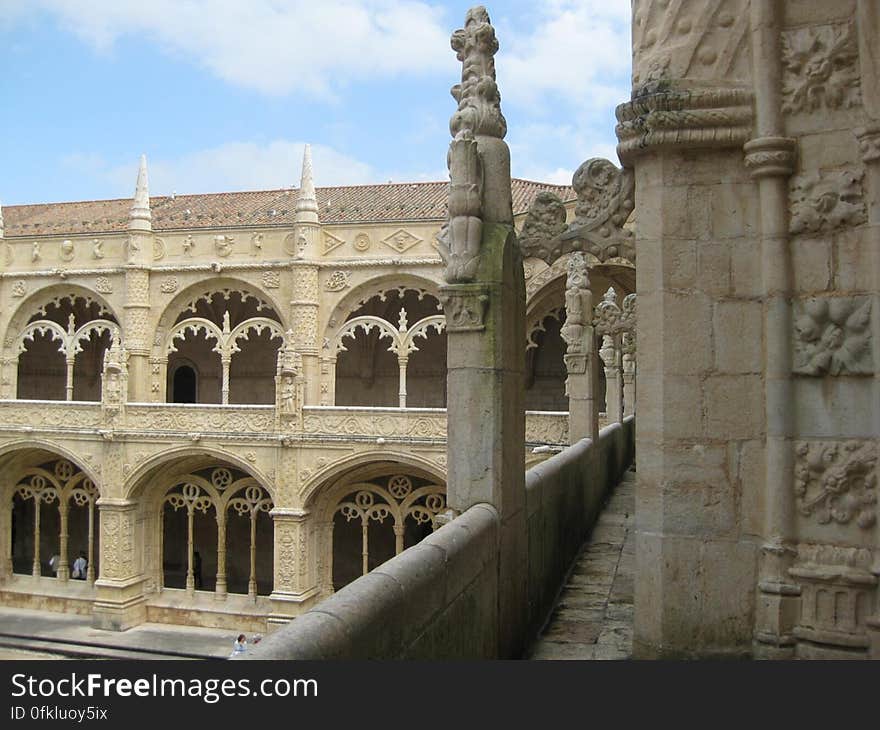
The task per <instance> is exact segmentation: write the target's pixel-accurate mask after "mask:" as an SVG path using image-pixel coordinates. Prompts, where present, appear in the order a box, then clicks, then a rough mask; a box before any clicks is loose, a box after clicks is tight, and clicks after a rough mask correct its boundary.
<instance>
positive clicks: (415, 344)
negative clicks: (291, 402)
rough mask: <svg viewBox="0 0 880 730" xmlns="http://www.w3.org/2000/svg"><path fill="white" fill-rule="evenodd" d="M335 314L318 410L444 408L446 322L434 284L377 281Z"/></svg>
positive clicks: (356, 293) (328, 335)
mask: <svg viewBox="0 0 880 730" xmlns="http://www.w3.org/2000/svg"><path fill="white" fill-rule="evenodd" d="M334 311H335V312H336V314H334V315H333V316H331V317H330V319H329V322H328V326H327V328H326V329H325V337H324V340H323V342H324V345H323V349H322V359H323V360H324V366H323V367H322V370H323V372H324V373H325V374H326V380H325V384H326V388H325V389H324V390H325V391H326V392H327V393H328V394H330V393H332V399H330V398H328V399H327V402H325V403H324V405H331V404H333V405H345V406H354V407H361V406H377V407H400V408H404V407H422V408H442V407H443V406H445V404H446V367H445V365H446V334H445V326H446V319H445V316H444V314H443V311H442V309H441V308H440V300H439V295H438V287H437V286H436V285H435V284H433V282H430V281H429V280H426V279H422V278H420V277H415V276H408V277H403V278H402V279H401V278H400V277H396V278H393V279H391V278H388V277H377V278H375V279H371V280H369V281H368V282H365V283H364V284H362V285H361V286H359V287H357V288H356V289H355V291H353V292H352V293H350V294H349V296H348V297H346V298H345V299H344V300H343V301H342V302H340V304H339V305H337V307H336V309H335V310H334ZM356 323H360V324H359V325H358V326H357V327H355V325H356ZM404 340H405V342H404Z"/></svg>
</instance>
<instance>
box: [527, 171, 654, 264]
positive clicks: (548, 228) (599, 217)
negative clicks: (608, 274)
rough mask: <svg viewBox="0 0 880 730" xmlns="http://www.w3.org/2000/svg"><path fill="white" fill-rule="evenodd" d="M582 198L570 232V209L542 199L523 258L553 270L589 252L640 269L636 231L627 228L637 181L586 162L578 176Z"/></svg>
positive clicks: (530, 220)
mask: <svg viewBox="0 0 880 730" xmlns="http://www.w3.org/2000/svg"><path fill="white" fill-rule="evenodd" d="M572 187H573V188H574V190H575V192H576V193H577V198H578V202H577V206H576V207H575V219H574V220H573V221H572V222H571V224H570V225H569V226H568V228H567V229H566V228H565V225H564V222H565V209H564V208H563V207H562V201H561V200H560V199H559V198H558V197H556V196H555V195H552V194H549V193H542V194H540V195H538V196H537V197H536V198H535V200H534V202H533V203H532V205H531V207H530V209H529V213H528V216H527V217H526V221H525V223H524V224H523V232H522V236H521V238H520V247H521V249H522V252H523V257H524V258H528V257H530V256H534V257H537V258H540V259H543V260H544V261H546V262H547V263H548V264H552V263H553V262H554V261H555V260H556V259H558V258H559V257H560V256H562V255H563V254H566V253H568V252H570V251H585V252H588V253H591V254H593V255H594V256H595V257H596V258H597V259H598V260H599V261H600V262H605V261H608V260H609V259H614V258H623V259H626V260H628V261H630V262H632V263H635V259H636V250H635V245H634V237H633V234H632V231H628V230H626V229H625V228H624V227H623V226H624V224H625V223H626V221H627V218H629V215H630V213H632V210H633V199H634V191H635V187H634V178H633V175H632V172H631V171H630V170H620V169H618V168H617V166H616V165H614V164H613V163H612V162H609V161H608V160H604V159H601V158H598V157H595V158H592V159H589V160H587V161H586V162H584V163H583V164H582V165H581V166H580V167H579V168H578V169H577V171H576V172H575V173H574V177H573V178H572Z"/></svg>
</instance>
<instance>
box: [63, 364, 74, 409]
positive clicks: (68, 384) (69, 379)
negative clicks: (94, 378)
mask: <svg viewBox="0 0 880 730" xmlns="http://www.w3.org/2000/svg"><path fill="white" fill-rule="evenodd" d="M75 360H76V356H75V355H74V354H72V353H67V355H66V357H65V364H66V365H67V375H66V379H65V383H64V393H65V398H66V399H67V400H73V363H74V361H75Z"/></svg>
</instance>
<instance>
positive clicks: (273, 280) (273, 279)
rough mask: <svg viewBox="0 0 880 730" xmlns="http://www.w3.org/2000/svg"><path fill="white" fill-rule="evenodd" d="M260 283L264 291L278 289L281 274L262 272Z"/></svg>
mask: <svg viewBox="0 0 880 730" xmlns="http://www.w3.org/2000/svg"><path fill="white" fill-rule="evenodd" d="M261 281H262V283H263V286H264V287H265V288H266V289H278V288H279V287H280V286H281V274H280V273H278V272H277V271H264V272H263V277H262V279H261Z"/></svg>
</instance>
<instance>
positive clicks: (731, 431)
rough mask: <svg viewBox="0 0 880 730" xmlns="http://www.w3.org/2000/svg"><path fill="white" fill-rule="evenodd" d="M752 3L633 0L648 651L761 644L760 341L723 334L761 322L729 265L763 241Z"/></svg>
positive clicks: (643, 601)
mask: <svg viewBox="0 0 880 730" xmlns="http://www.w3.org/2000/svg"><path fill="white" fill-rule="evenodd" d="M761 2H762V0H752V2H751V6H752V7H754V6H755V5H756V4H760V3H761ZM749 4H750V3H749V2H747V1H746V0H728V1H727V2H725V3H723V4H722V5H723V8H722V7H721V5H719V6H718V7H717V8H715V9H714V10H713V12H712V13H711V14H709V13H706V14H705V16H704V15H703V14H702V11H703V4H702V3H698V2H688V3H674V4H673V3H666V2H661V1H660V0H642V1H641V2H639V3H638V4H636V5H635V6H634V16H636V19H635V22H634V23H633V51H634V53H633V89H632V97H631V100H630V101H629V102H627V103H624V104H621V105H620V106H618V108H617V119H618V126H617V135H618V140H619V144H618V148H617V150H618V155H619V156H620V159H621V161H622V162H623V164H624V166H625V167H630V168H632V169H633V173H634V175H635V201H636V202H637V204H638V212H637V217H638V225H637V226H636V238H637V245H636V250H637V251H638V262H637V266H636V290H637V291H638V298H639V314H638V321H637V322H636V340H637V342H638V347H639V364H638V367H639V410H640V413H639V418H637V419H636V443H637V448H636V460H637V475H638V487H637V490H636V515H637V520H636V529H635V533H636V534H635V537H636V570H635V636H634V641H633V651H634V655H635V656H636V657H640V658H650V657H668V658H673V657H683V656H717V655H733V656H743V655H748V654H749V652H750V651H751V648H752V638H753V633H754V630H753V629H754V623H753V622H754V608H753V606H754V603H753V601H752V596H753V594H754V586H755V584H756V582H757V581H756V579H757V575H756V573H755V565H756V562H757V555H756V548H755V541H754V539H753V538H749V537H748V536H747V535H744V534H743V533H744V532H745V530H742V531H741V529H740V524H741V521H748V520H752V521H754V512H756V511H757V510H753V511H752V513H751V514H749V513H746V511H745V510H742V511H741V510H740V509H739V507H738V505H739V504H740V503H741V502H742V500H743V499H745V497H746V496H748V498H749V499H755V495H754V492H755V491H758V490H760V484H755V483H754V482H755V480H741V479H740V477H739V476H738V474H737V473H736V468H735V467H732V466H731V462H730V456H729V454H730V453H734V452H736V453H739V452H740V451H741V450H743V449H746V447H748V450H747V451H743V453H745V454H746V455H747V456H748V455H750V454H754V458H756V459H759V458H760V455H761V452H762V447H763V435H764V421H765V419H764V408H763V403H762V399H763V378H762V376H761V374H760V369H761V362H760V358H761V349H760V348H757V350H755V349H754V348H751V349H750V350H749V351H748V352H749V357H750V360H749V362H748V363H747V367H742V366H740V364H739V362H738V361H737V360H736V357H735V355H736V353H734V352H733V351H731V352H727V351H723V352H719V351H716V350H715V349H713V343H720V342H731V341H736V332H739V331H741V330H742V329H743V328H744V330H745V331H746V332H750V333H752V334H751V336H752V337H756V338H760V334H755V333H760V331H761V328H762V318H761V311H760V306H756V302H755V295H754V293H753V292H751V291H746V290H744V289H743V287H742V284H740V283H739V282H737V283H738V285H739V286H740V288H739V289H738V290H737V289H735V288H734V287H733V285H732V283H731V279H732V277H731V271H730V269H731V260H732V257H733V256H734V255H735V256H736V260H737V262H744V263H753V262H754V261H755V258H756V257H757V255H758V252H757V246H756V245H755V243H754V241H753V240H744V235H743V234H744V231H746V230H754V228H755V227H756V225H757V221H756V220H755V217H756V215H755V212H754V211H755V210H756V208H757V199H756V198H757V195H756V191H755V189H754V185H753V183H752V182H751V180H750V179H749V177H748V176H747V174H746V170H745V168H744V166H743V162H742V145H743V144H744V143H745V142H747V141H748V140H749V139H750V137H751V136H752V135H753V109H752V99H753V94H752V91H751V73H752V72H751V69H752V67H753V64H752V59H751V57H750V46H751V36H750V33H749V12H748V8H749ZM697 8H699V9H700V10H699V12H698V11H697ZM698 15H699V19H698V17H697V16H698ZM755 68H757V69H760V70H759V73H760V74H764V73H765V70H764V68H763V67H762V66H759V65H757V64H755ZM751 271H754V269H751ZM757 275H758V274H757V272H756V273H754V274H753V275H752V276H753V277H754V276H757ZM742 339H743V338H740V341H741V340H742ZM758 341H760V339H758ZM743 481H747V482H748V483H746V484H745V485H743ZM700 499H702V500H704V504H709V503H711V505H712V507H711V508H706V507H701V506H700V505H699V504H698V503H696V502H695V501H696V500H700ZM750 504H754V503H750Z"/></svg>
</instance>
